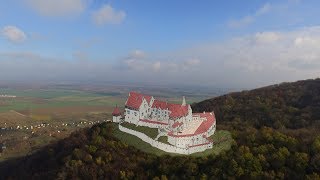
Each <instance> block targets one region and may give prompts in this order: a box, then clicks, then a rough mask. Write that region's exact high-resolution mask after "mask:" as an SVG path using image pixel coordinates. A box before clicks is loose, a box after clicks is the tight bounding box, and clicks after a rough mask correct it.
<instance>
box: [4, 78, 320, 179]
mask: <svg viewBox="0 0 320 180" xmlns="http://www.w3.org/2000/svg"><path fill="white" fill-rule="evenodd" d="M319 98H320V80H319V79H316V80H307V81H299V82H295V83H285V84H281V85H275V86H269V87H265V88H260V89H256V90H252V91H246V92H240V93H232V94H229V95H226V96H222V97H217V98H214V99H210V100H206V101H204V102H201V103H198V104H194V105H193V108H194V111H199V112H201V111H212V110H214V111H215V113H216V116H217V125H218V126H217V129H227V130H229V131H231V132H232V135H233V139H234V142H233V145H232V147H231V149H230V150H228V151H226V152H223V153H220V154H219V155H213V154H211V155H208V156H202V157H193V156H167V155H166V156H156V155H155V154H148V153H145V152H142V151H140V150H138V149H136V148H134V147H131V146H128V145H127V144H125V143H123V142H121V141H120V140H119V139H117V138H115V136H114V133H113V131H114V128H115V127H116V126H115V125H114V124H112V123H103V124H100V125H95V126H94V127H92V128H90V129H83V130H81V131H78V132H75V133H73V134H72V135H71V136H70V137H68V138H66V139H64V140H62V141H60V142H58V143H55V144H52V145H50V146H47V147H45V148H44V149H42V150H40V151H39V152H37V153H35V154H32V155H30V156H28V157H24V158H19V159H15V160H11V161H7V162H3V163H2V164H0V176H1V177H0V179H1V178H2V179H7V178H9V179H56V178H58V179H234V178H236V179H320V136H319V135H320V132H319V126H318V121H319V117H320V116H319V112H320V111H319V102H320V101H319Z"/></svg>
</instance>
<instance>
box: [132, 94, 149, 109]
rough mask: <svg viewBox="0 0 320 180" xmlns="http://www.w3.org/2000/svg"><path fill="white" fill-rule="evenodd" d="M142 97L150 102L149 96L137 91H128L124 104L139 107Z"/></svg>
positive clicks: (134, 107)
mask: <svg viewBox="0 0 320 180" xmlns="http://www.w3.org/2000/svg"><path fill="white" fill-rule="evenodd" d="M143 99H145V100H146V101H147V102H148V103H149V104H150V101H151V96H147V95H143V94H140V93H137V92H130V93H129V97H128V100H127V102H126V106H127V107H130V108H133V109H139V107H140V106H141V103H142V101H143Z"/></svg>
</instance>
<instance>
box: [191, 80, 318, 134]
mask: <svg viewBox="0 0 320 180" xmlns="http://www.w3.org/2000/svg"><path fill="white" fill-rule="evenodd" d="M192 108H193V111H195V112H202V111H214V112H215V114H216V117H217V119H218V121H219V123H224V122H241V123H246V124H249V125H254V126H255V127H262V126H269V127H273V128H277V129H279V128H284V127H286V128H294V129H296V128H302V127H308V126H311V125H318V124H319V123H320V79H315V80H304V81H298V82H294V83H282V84H279V85H273V86H268V87H263V88H260V89H255V90H251V91H242V92H237V93H231V94H227V95H224V96H220V97H216V98H213V99H208V100H205V101H202V102H200V103H197V104H193V105H192Z"/></svg>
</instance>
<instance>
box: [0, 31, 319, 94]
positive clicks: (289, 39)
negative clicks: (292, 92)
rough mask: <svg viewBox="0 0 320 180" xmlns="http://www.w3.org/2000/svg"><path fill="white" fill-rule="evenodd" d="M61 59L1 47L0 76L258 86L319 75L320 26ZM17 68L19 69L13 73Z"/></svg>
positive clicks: (53, 79) (20, 78) (75, 54)
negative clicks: (113, 56) (115, 55)
mask: <svg viewBox="0 0 320 180" xmlns="http://www.w3.org/2000/svg"><path fill="white" fill-rule="evenodd" d="M74 58H75V59H82V60H62V59H59V58H57V57H44V56H41V55H38V54H35V53H32V52H2V53H0V72H1V76H0V79H4V78H7V79H12V80H15V79H19V80H23V79H29V80H33V79H38V80H45V81H47V80H52V81H61V80H75V81H76V80H81V81H121V82H133V83H134V82H147V83H154V84H177V85H179V84H188V85H211V86H218V87H221V86H229V87H241V88H243V87H257V86H263V85H269V84H273V83H279V82H283V81H295V80H298V79H307V78H316V77H319V72H320V27H319V26H312V27H305V28H302V29H296V30H292V31H278V32H272V31H268V32H259V33H254V34H249V35H247V36H242V37H237V38H233V39H230V40H227V41H223V42H212V43H211V44H203V45H198V46H195V47H190V48H187V49H181V50H179V51H173V52H161V53H157V54H152V53H148V52H144V51H143V50H133V51H132V52H128V54H127V55H123V57H119V58H116V59H112V60H111V59H105V60H104V61H99V62H97V61H94V60H92V59H90V57H88V55H86V54H83V53H81V52H76V53H74ZM12 72H16V73H12Z"/></svg>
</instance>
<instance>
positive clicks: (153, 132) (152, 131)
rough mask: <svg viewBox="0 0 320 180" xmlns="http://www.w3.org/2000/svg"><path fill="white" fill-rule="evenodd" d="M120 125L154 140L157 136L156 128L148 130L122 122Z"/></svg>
mask: <svg viewBox="0 0 320 180" xmlns="http://www.w3.org/2000/svg"><path fill="white" fill-rule="evenodd" d="M121 125H122V126H124V127H126V128H129V129H132V130H135V131H139V132H142V133H144V134H146V135H147V136H149V137H151V138H152V139H154V138H156V137H157V135H158V129H157V128H148V127H144V126H136V125H134V124H130V123H127V122H124V123H122V124H121Z"/></svg>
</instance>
